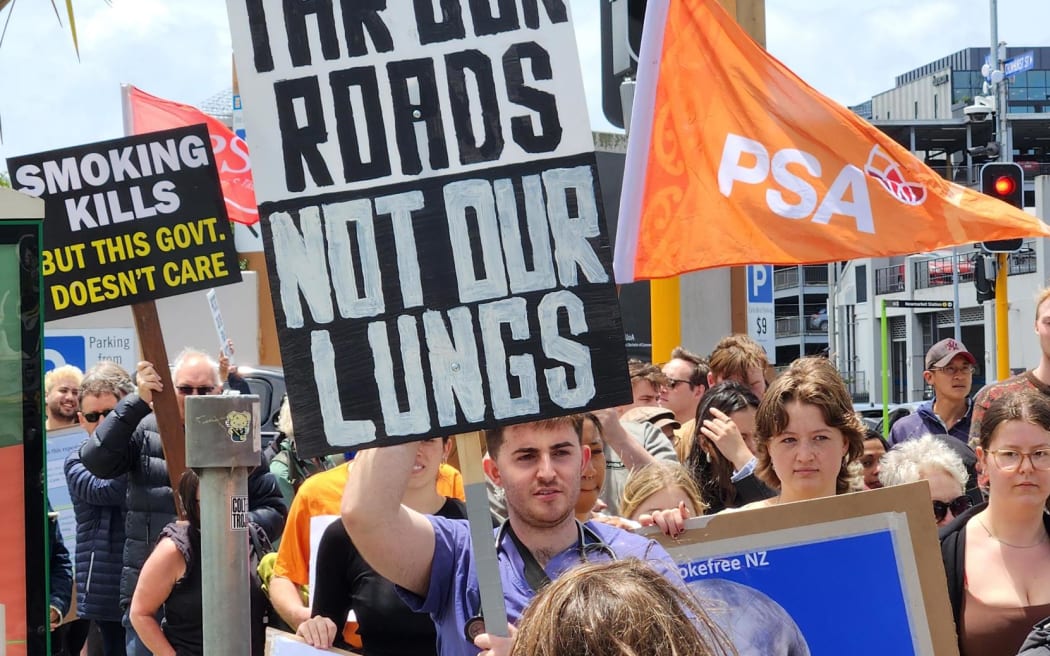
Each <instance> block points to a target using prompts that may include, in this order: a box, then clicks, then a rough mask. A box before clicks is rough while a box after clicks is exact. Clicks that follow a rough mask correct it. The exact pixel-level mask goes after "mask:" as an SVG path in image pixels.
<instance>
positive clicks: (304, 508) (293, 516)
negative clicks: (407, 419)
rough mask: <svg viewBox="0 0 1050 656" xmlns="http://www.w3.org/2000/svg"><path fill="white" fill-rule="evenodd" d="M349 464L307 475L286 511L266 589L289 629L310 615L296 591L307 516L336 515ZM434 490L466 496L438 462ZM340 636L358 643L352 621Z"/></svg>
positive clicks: (451, 470)
mask: <svg viewBox="0 0 1050 656" xmlns="http://www.w3.org/2000/svg"><path fill="white" fill-rule="evenodd" d="M451 444H452V440H448V441H447V442H446V443H445V456H446V457H447V456H448V451H449V449H450V448H451ZM351 466H353V461H350V462H347V463H343V464H341V465H339V466H337V467H335V468H333V469H329V470H328V471H324V472H319V473H317V474H314V475H313V476H311V477H309V478H307V479H306V481H305V482H303V484H302V487H300V488H299V492H298V493H296V495H295V499H294V500H293V501H292V508H291V510H290V511H289V512H288V522H287V523H286V524H285V527H284V535H282V536H281V545H280V548H279V549H278V550H277V561H276V563H275V564H274V570H273V578H272V579H271V580H270V583H269V588H268V589H269V593H270V603H271V604H272V605H273V607H274V609H275V610H276V611H277V613H278V614H279V615H280V616H281V618H282V619H283V620H284V621H285V622H287V623H288V626H290V627H291V629H292V631H295V630H296V629H298V628H299V624H300V623H302V622H304V621H306V620H308V619H310V607H309V606H308V605H307V602H306V601H305V600H304V599H303V597H302V595H300V593H299V590H300V586H305V585H307V584H308V583H309V581H310V520H311V518H313V517H317V516H321V515H334V516H336V517H338V516H339V513H340V503H341V502H342V499H343V488H345V487H346V479H347V476H348V475H349V471H350V469H349V468H350V467H351ZM437 493H438V494H439V495H441V496H445V497H452V498H456V499H459V500H461V501H465V500H466V494H465V493H464V491H463V477H462V475H461V474H460V473H459V470H457V469H456V468H455V467H452V466H451V465H448V464H446V463H444V462H442V463H441V467H440V468H439V471H438V478H437ZM343 638H344V639H345V640H346V641H347V643H348V644H350V645H351V646H355V647H360V646H361V641H360V639H359V638H358V636H357V635H356V631H355V626H354V625H353V624H350V623H348V624H347V626H346V627H345V628H344V630H343Z"/></svg>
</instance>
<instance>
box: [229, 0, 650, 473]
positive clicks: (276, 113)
mask: <svg viewBox="0 0 1050 656" xmlns="http://www.w3.org/2000/svg"><path fill="white" fill-rule="evenodd" d="M336 5H338V6H336ZM453 5H454V6H453ZM228 6H229V9H230V20H231V28H232V31H233V37H234V47H235V54H236V61H237V63H238V66H239V68H238V80H239V83H240V90H241V94H242V96H243V97H244V99H245V112H246V117H245V118H246V123H247V129H248V132H249V133H250V134H251V135H252V152H253V155H254V156H255V161H256V162H257V164H256V167H255V170H254V174H255V180H256V183H257V184H256V191H257V196H258V200H259V210H260V217H261V220H262V224H263V237H264V245H265V249H266V257H267V264H268V269H269V272H270V276H271V280H270V287H271V290H272V293H273V300H274V307H275V310H276V313H277V324H278V331H279V337H280V342H281V354H282V360H283V362H284V367H285V375H286V378H287V380H288V389H289V395H290V400H291V404H292V406H293V407H295V409H296V410H295V415H296V416H295V423H296V443H297V447H298V448H299V449H300V451H302V452H304V453H307V454H310V455H314V454H318V453H321V452H334V451H343V450H347V449H357V448H363V447H369V446H377V445H381V444H392V443H397V442H405V441H411V440H418V439H424V438H429V437H435V436H439V435H450V434H454V433H462V432H466V431H469V430H475V429H478V428H485V427H492V426H495V425H501V424H509V423H516V422H523V421H529V420H534V419H540V418H544V417H552V416H557V415H561V414H567V413H573V412H580V411H583V410H586V409H593V408H599V407H608V406H612V405H617V404H622V403H626V402H629V401H630V398H631V392H630V386H629V382H628V377H627V372H626V355H625V353H626V352H625V349H624V341H623V329H622V324H621V321H620V317H619V306H618V304H617V301H616V292H615V287H614V285H613V282H612V276H611V274H610V271H611V268H610V260H611V258H610V250H609V244H608V239H607V236H606V232H605V230H606V228H605V226H606V221H605V217H604V211H603V208H602V204H601V202H600V198H601V194H600V189H599V186H598V175H597V167H596V164H595V156H594V153H593V142H592V139H591V133H590V128H589V125H588V122H587V112H586V104H585V100H584V96H583V86H582V83H581V80H580V73H579V65H578V61H579V60H578V57H577V53H576V47H575V37H574V34H573V30H572V24H571V22H570V20H569V15H568V7H567V6H566V3H565V2H563V1H562V0H523V1H522V2H521V3H520V6H518V5H517V4H516V3H514V2H501V3H500V4H499V10H498V14H494V13H493V10H492V9H491V8H490V6H489V3H475V2H471V3H469V7H468V6H466V4H464V5H463V6H460V3H459V2H454V3H451V4H450V6H447V7H444V8H443V9H442V10H441V11H440V12H436V11H435V9H434V6H433V4H432V3H429V2H427V3H422V2H415V3H412V4H411V6H409V4H408V3H399V5H398V7H396V8H386V4H385V3H372V2H369V3H317V4H314V5H310V6H309V7H308V8H307V7H306V6H305V5H295V4H292V5H290V4H287V3H283V2H280V1H279V0H277V1H273V2H265V1H262V2H260V1H255V0H253V1H251V2H242V1H238V0H230V2H229V3H228Z"/></svg>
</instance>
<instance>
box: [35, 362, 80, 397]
mask: <svg viewBox="0 0 1050 656" xmlns="http://www.w3.org/2000/svg"><path fill="white" fill-rule="evenodd" d="M66 378H72V379H73V380H75V381H76V384H77V387H80V383H81V381H83V380H84V372H83V371H81V370H80V369H79V368H77V367H74V366H73V365H71V364H64V365H62V366H61V367H55V368H54V369H52V370H51V371H49V372H47V373H46V374H44V395H45V396H47V395H48V394H50V393H51V388H53V387H54V386H55V385H56V384H57V383H58V381H60V380H64V379H66Z"/></svg>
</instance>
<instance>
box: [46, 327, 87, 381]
mask: <svg viewBox="0 0 1050 656" xmlns="http://www.w3.org/2000/svg"><path fill="white" fill-rule="evenodd" d="M67 364H71V365H73V366H74V367H77V368H78V369H80V370H81V371H84V369H86V367H85V365H86V364H87V349H86V348H85V347H84V338H83V337H82V336H80V335H44V373H47V372H49V371H51V370H52V369H54V368H56V367H61V366H63V365H67Z"/></svg>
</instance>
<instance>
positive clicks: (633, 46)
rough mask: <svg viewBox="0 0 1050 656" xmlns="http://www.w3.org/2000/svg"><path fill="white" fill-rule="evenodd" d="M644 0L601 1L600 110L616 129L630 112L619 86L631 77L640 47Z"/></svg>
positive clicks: (643, 19) (633, 75)
mask: <svg viewBox="0 0 1050 656" xmlns="http://www.w3.org/2000/svg"><path fill="white" fill-rule="evenodd" d="M645 4H646V0H602V2H601V3H600V18H601V37H602V38H601V52H602V113H604V114H605V118H606V120H608V121H609V122H610V123H612V124H613V125H615V126H616V127H618V128H623V127H625V124H626V123H627V122H628V121H627V118H628V116H629V114H630V112H629V111H625V108H624V103H625V102H627V99H625V98H624V95H623V91H622V89H621V87H622V85H623V84H624V82H630V81H631V80H633V79H634V77H635V71H636V69H637V66H638V53H639V51H640V50H641V47H642V24H643V23H644V21H645Z"/></svg>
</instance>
